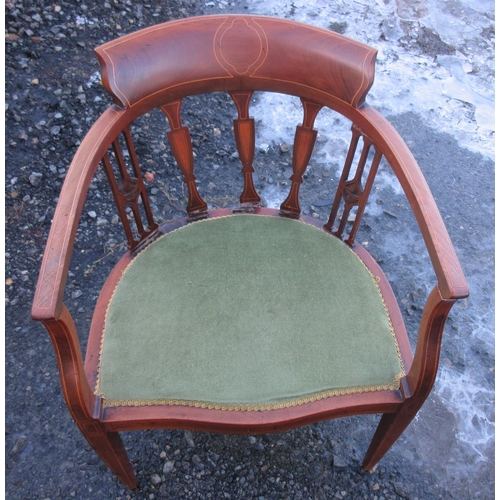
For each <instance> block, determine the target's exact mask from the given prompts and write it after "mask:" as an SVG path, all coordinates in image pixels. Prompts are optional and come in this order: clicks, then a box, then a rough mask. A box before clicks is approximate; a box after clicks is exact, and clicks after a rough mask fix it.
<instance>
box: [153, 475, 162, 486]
mask: <svg viewBox="0 0 500 500" xmlns="http://www.w3.org/2000/svg"><path fill="white" fill-rule="evenodd" d="M151 482H152V483H153V484H160V483H161V477H160V476H159V475H158V474H153V475H152V476H151Z"/></svg>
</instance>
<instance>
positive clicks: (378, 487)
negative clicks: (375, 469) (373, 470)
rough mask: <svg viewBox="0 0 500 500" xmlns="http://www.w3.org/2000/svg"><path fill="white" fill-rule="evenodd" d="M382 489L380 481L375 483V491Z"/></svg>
mask: <svg viewBox="0 0 500 500" xmlns="http://www.w3.org/2000/svg"><path fill="white" fill-rule="evenodd" d="M379 489H380V485H379V484H378V483H375V484H374V485H373V491H378V490H379Z"/></svg>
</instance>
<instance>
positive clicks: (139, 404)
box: [32, 15, 468, 488]
mask: <svg viewBox="0 0 500 500" xmlns="http://www.w3.org/2000/svg"><path fill="white" fill-rule="evenodd" d="M96 54H97V57H98V58H99V61H100V66H101V75H102V82H103V85H104V87H105V88H106V90H107V91H108V92H109V93H110V94H111V96H112V98H113V102H114V104H112V105H111V106H110V107H109V108H108V109H107V110H106V111H105V112H104V113H103V114H102V115H101V116H100V118H99V119H98V120H97V121H96V123H95V124H94V125H93V126H92V128H91V129H90V130H89V132H88V133H87V135H86V137H85V139H84V140H83V141H82V143H81V145H80V146H79V148H78V151H77V152H76V154H75V156H74V159H73V161H72V163H71V166H70V168H69V171H68V173H67V176H66V179H65V182H64V186H63V188H62V192H61V195H60V198H59V201H58V204H57V208H56V211H55V214H54V218H53V222H52V227H51V230H50V234H49V238H48V242H47V246H46V249H45V253H44V257H43V262H42V266H41V270H40V275H39V279H38V285H37V288H36V293H35V298H34V303H33V308H32V317H33V319H35V320H39V321H42V323H43V324H44V325H45V327H46V328H47V330H48V332H49V334H50V336H51V338H52V341H53V344H54V347H55V350H56V354H57V361H58V366H59V373H60V377H61V384H62V390H63V393H64V397H65V400H66V403H67V406H68V409H69V411H70V413H71V415H72V417H73V419H74V420H75V422H76V424H77V426H78V427H79V429H80V430H81V432H82V433H83V435H84V437H85V438H86V439H87V441H88V442H89V443H90V445H91V446H92V447H93V448H94V449H95V451H96V452H97V453H98V455H99V456H100V457H101V459H102V460H103V461H104V462H105V463H106V464H107V465H108V467H109V468H110V469H111V470H112V471H113V472H114V474H116V476H117V477H118V478H119V479H120V480H121V481H122V482H123V483H124V484H125V485H126V486H127V487H129V488H135V487H136V486H137V482H136V477H135V474H134V471H133V469H132V466H131V464H130V461H129V459H128V457H127V454H126V451H125V449H124V446H123V444H122V442H121V439H120V436H119V434H118V432H119V431H131V430H138V429H152V428H169V429H185V430H198V431H210V432H225V433H240V434H256V433H268V432H278V431H283V430H286V429H291V428H295V427H298V426H302V425H307V424H311V423H314V422H319V421H323V420H326V419H331V418H336V417H345V416H349V415H356V414H368V413H380V414H382V417H381V420H380V423H379V425H378V427H377V429H376V431H375V435H374V436H373V439H372V442H371V444H370V446H369V448H368V451H367V453H366V456H365V459H364V462H363V467H364V468H365V469H367V470H369V469H371V468H372V467H374V465H375V464H376V463H377V462H378V461H379V460H380V459H381V458H382V457H383V455H384V454H385V453H386V452H387V451H388V450H389V448H390V447H391V446H392V444H393V443H394V442H395V441H396V440H397V439H398V437H399V436H400V434H401V433H402V432H403V431H404V429H405V428H406V427H407V426H408V424H409V423H410V422H411V421H412V419H413V418H414V416H415V415H416V413H417V412H418V410H419V408H420V407H421V406H422V404H423V403H424V401H425V399H426V398H427V396H428V395H429V392H430V391H431V388H432V385H433V383H434V379H435V376H436V372H437V369H438V363H439V351H440V344H441V336H442V332H443V327H444V324H445V321H446V318H447V315H448V313H449V311H450V309H451V307H452V306H453V304H454V303H455V302H456V301H457V300H458V299H461V298H464V297H467V295H468V288H467V283H466V281H465V278H464V275H463V273H462V270H461V267H460V264H459V262H458V259H457V256H456V254H455V251H454V249H453V246H452V243H451V240H450V238H449V236H448V233H447V231H446V228H445V226H444V224H443V221H442V218H441V216H440V215H439V212H438V209H437V206H436V203H435V201H434V199H433V197H432V195H431V193H430V190H429V188H428V186H427V184H426V182H425V180H424V178H423V176H422V173H421V171H420V169H419V167H418V165H417V163H416V162H415V159H414V158H413V156H412V154H411V153H410V151H409V149H408V147H407V146H406V145H405V143H404V142H403V140H402V139H401V137H400V136H399V135H398V133H397V132H396V131H395V130H394V128H393V127H392V126H391V125H390V124H389V122H388V121H387V120H386V119H384V118H383V117H382V116H381V115H380V114H379V113H378V112H377V111H376V110H375V109H373V108H372V107H370V106H369V105H367V104H366V103H365V97H366V95H367V93H368V91H369V89H370V87H371V85H372V83H373V79H374V68H375V58H376V50H374V49H373V48H370V47H368V46H366V45H364V44H362V43H359V42H356V41H353V40H350V39H348V38H346V37H344V36H341V35H339V34H337V33H333V32H329V31H327V30H323V29H319V28H316V27H312V26H307V25H304V24H300V23H297V22H292V21H288V20H282V19H277V18H269V17H261V16H251V15H247V16H245V15H215V16H206V17H204V16H202V17H195V18H189V19H183V20H178V21H173V22H168V23H164V24H160V25H157V26H152V27H149V28H146V29H143V30H140V31H138V32H136V33H132V34H129V35H126V36H123V37H121V38H118V39H117V40H114V41H111V42H108V43H105V44H104V45H101V46H100V47H98V48H97V49H96ZM221 91H224V92H228V93H229V94H230V96H231V98H232V100H233V101H234V104H235V109H236V113H237V117H236V118H235V120H234V135H235V140H236V145H237V150H238V153H239V157H240V160H241V166H242V185H243V188H242V192H241V196H240V204H239V206H235V207H233V208H231V209H229V208H226V209H216V210H210V209H209V208H208V205H207V203H206V201H205V200H204V199H203V198H202V196H201V195H200V193H199V190H198V187H197V183H196V182H195V181H196V177H195V170H196V168H195V161H194V155H193V150H192V147H191V138H190V132H189V129H188V127H186V126H183V124H182V120H181V105H182V101H183V99H184V98H185V97H187V96H190V95H195V94H200V93H208V92H221ZM254 91H266V92H280V93H285V94H291V95H294V96H297V97H299V98H300V100H301V103H302V108H303V121H302V124H300V125H298V126H297V129H296V134H295V141H294V145H293V164H292V167H293V174H292V176H291V186H290V190H289V193H288V195H287V197H286V198H285V199H284V200H283V202H282V204H281V206H280V208H279V209H270V208H266V207H264V206H262V202H261V198H260V196H259V194H258V193H257V190H256V188H255V186H254V182H253V175H252V174H253V173H254V166H253V164H254V150H255V123H254V119H253V118H251V117H250V111H249V106H250V101H251V97H252V95H253V92H254ZM322 107H327V108H330V109H332V110H334V111H335V112H337V113H339V114H341V115H343V116H344V117H346V118H347V119H348V120H350V121H351V122H352V139H351V144H350V147H349V151H348V153H347V156H346V159H345V166H344V168H343V171H342V172H341V174H340V181H339V184H338V188H337V190H336V193H335V194H334V195H333V194H332V196H333V204H332V208H331V213H330V216H329V218H328V220H327V221H326V222H320V221H319V220H317V219H314V218H312V217H308V216H305V215H303V214H302V213H301V207H300V202H299V191H300V186H301V183H302V180H303V175H304V173H305V170H306V168H307V166H308V163H309V160H310V158H311V154H312V152H313V148H314V144H315V140H316V135H317V132H316V130H315V129H314V122H315V118H316V116H317V114H318V112H319V111H320V109H321V108H322ZM155 108H157V109H160V110H161V111H163V113H164V114H165V115H166V118H167V120H168V123H169V125H170V130H169V131H168V132H167V136H168V140H169V143H170V147H171V151H172V153H173V155H174V157H175V159H176V162H177V164H178V167H179V169H180V171H181V172H182V175H183V181H184V183H185V185H186V188H187V193H188V195H187V207H186V217H184V218H181V219H178V220H172V221H157V220H156V219H155V218H154V217H153V213H152V210H151V207H150V202H149V200H148V193H147V190H146V187H145V183H144V181H143V175H144V171H143V170H141V166H140V161H139V157H138V154H137V153H136V149H135V146H134V143H133V139H132V134H131V132H130V127H131V124H132V123H133V122H134V120H136V119H137V118H138V117H141V116H143V115H145V114H147V113H148V112H149V111H150V110H152V109H155ZM357 150H358V151H360V153H359V154H358V156H359V160H356V161H353V160H354V159H355V157H356V158H357V156H356V154H355V153H356V151H357ZM369 152H371V153H370V154H369ZM382 158H385V160H386V161H387V163H388V164H389V165H390V167H391V168H392V170H393V172H394V174H395V175H396V177H397V179H398V180H399V182H400V184H401V186H402V188H403V190H404V193H405V195H406V197H407V199H408V201H409V204H410V207H411V209H412V210H413V213H414V215H415V217H416V220H417V222H418V225H419V228H420V231H421V233H422V235H423V239H424V241H425V244H426V247H427V250H428V253H429V256H430V259H431V261H432V265H433V267H434V270H435V274H436V283H435V286H434V288H433V290H432V292H431V293H430V295H429V297H428V299H427V302H426V305H425V308H424V311H423V314H422V319H421V324H420V330H419V333H418V340H417V344H416V349H415V352H414V353H412V349H411V347H410V343H409V340H408V336H407V333H406V330H405V325H404V322H403V318H402V315H401V313H400V310H399V307H398V305H397V301H396V298H395V296H394V293H393V292H392V289H391V286H390V284H389V282H388V280H387V279H386V277H385V276H384V274H383V272H382V270H381V269H380V267H379V265H378V264H377V262H376V261H375V259H374V258H373V257H372V256H371V255H370V254H369V253H368V251H367V249H365V248H364V247H363V246H362V245H360V244H359V243H358V242H357V241H356V240H355V237H356V232H357V230H358V228H359V226H360V221H361V219H362V216H363V212H364V209H365V207H366V204H367V201H368V197H369V195H370V190H371V187H372V185H373V182H374V179H375V177H376V174H377V170H378V167H379V165H380V162H381V160H382ZM99 165H102V168H103V169H104V171H105V172H106V175H107V177H108V180H109V184H110V187H111V191H112V194H113V196H114V199H115V202H116V207H117V212H118V214H119V217H120V220H121V223H122V224H123V229H124V232H125V236H126V238H127V242H128V250H127V251H126V253H125V254H124V255H123V256H122V257H121V259H120V260H119V262H118V263H117V264H116V266H115V267H114V269H113V270H112V272H111V273H110V275H109V276H108V278H107V280H106V282H105V284H104V286H103V288H102V290H101V293H100V296H99V299H98V302H97V305H96V307H95V311H94V316H93V320H92V325H91V330H90V335H89V341H88V345H87V350H86V356H85V360H84V358H83V357H82V353H81V349H80V342H79V338H78V335H77V331H76V328H75V325H74V322H73V320H72V316H71V314H70V312H69V310H68V308H67V307H66V306H65V304H64V303H63V294H64V290H65V283H66V278H67V274H68V268H69V264H70V259H71V255H72V250H73V245H74V242H75V235H76V231H77V227H78V223H79V220H80V217H81V214H82V208H83V204H84V201H85V198H86V193H87V191H88V189H89V185H90V183H91V180H92V178H93V176H94V174H95V172H96V169H97V168H98V166H99ZM76 258H77V257H76Z"/></svg>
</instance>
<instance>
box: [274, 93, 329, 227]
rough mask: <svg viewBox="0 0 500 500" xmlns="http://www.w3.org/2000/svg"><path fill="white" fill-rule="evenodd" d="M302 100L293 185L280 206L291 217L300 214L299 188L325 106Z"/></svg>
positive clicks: (294, 159) (294, 146)
mask: <svg viewBox="0 0 500 500" xmlns="http://www.w3.org/2000/svg"><path fill="white" fill-rule="evenodd" d="M301 101H302V107H303V109H304V120H303V123H302V125H297V130H296V132H295V140H294V143H293V160H292V168H293V174H292V176H291V177H290V180H291V181H292V186H291V188H290V193H289V194H288V197H287V198H286V200H285V201H284V202H283V203H282V204H281V207H280V213H281V214H282V215H287V216H289V217H299V216H300V204H299V189H300V185H301V184H302V176H303V175H304V172H305V171H306V168H307V165H308V163H309V160H310V158H311V154H312V151H313V148H314V144H315V143H316V136H317V134H318V132H317V131H316V130H313V125H314V120H315V119H316V116H317V114H318V112H319V110H320V109H321V108H322V107H323V106H322V105H321V104H316V103H315V102H312V101H307V100H306V99H301Z"/></svg>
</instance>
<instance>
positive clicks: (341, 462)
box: [333, 455, 347, 469]
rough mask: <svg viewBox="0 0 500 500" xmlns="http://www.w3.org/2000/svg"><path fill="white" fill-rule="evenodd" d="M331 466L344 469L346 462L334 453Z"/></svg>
mask: <svg viewBox="0 0 500 500" xmlns="http://www.w3.org/2000/svg"><path fill="white" fill-rule="evenodd" d="M333 466H334V467H338V468H339V469H344V468H345V467H347V464H346V462H345V461H344V460H343V459H342V458H341V457H339V456H338V455H334V456H333Z"/></svg>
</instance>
